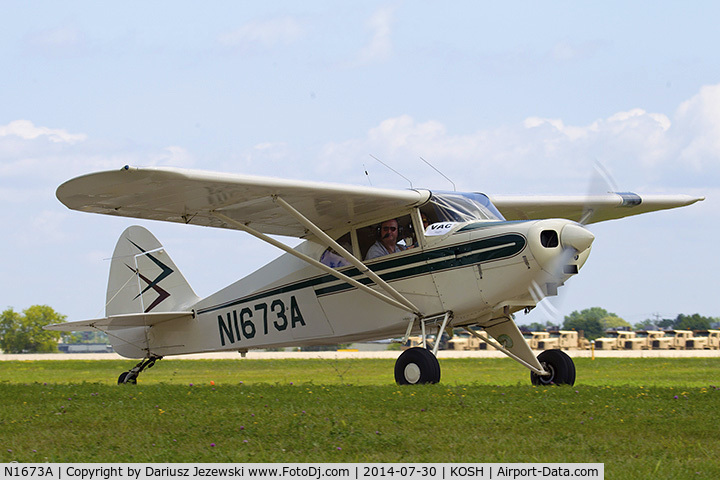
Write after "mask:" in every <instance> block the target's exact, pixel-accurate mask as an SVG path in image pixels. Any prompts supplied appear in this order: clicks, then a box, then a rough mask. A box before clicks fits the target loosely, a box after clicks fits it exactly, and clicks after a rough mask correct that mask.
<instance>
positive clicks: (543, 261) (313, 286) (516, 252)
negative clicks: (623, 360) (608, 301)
mask: <svg viewBox="0 0 720 480" xmlns="http://www.w3.org/2000/svg"><path fill="white" fill-rule="evenodd" d="M57 197H58V199H59V200H60V201H61V202H62V203H64V204H65V205H66V206H67V207H69V208H71V209H74V210H80V211H84V212H93V213H103V214H107V215H118V216H124V217H134V218H142V219H150V220H160V221H166V222H177V223H185V224H191V225H202V226H207V227H217V228H230V229H236V230H241V231H244V232H247V233H249V234H251V235H253V236H255V237H257V238H259V239H261V240H263V241H265V242H268V243H270V244H272V245H274V246H276V247H278V248H280V249H282V250H284V251H285V254H283V255H281V256H280V257H278V258H277V259H275V260H274V261H272V262H270V263H269V264H267V265H266V266H264V267H262V268H260V269H259V270H257V271H255V272H254V273H251V274H250V275H248V276H246V277H245V278H242V279H240V280H238V281H237V282H235V283H233V284H232V285H230V286H228V287H226V288H224V289H222V290H220V291H219V292H217V293H215V294H213V295H210V296H209V297H207V298H199V297H198V296H197V295H196V294H195V293H194V291H193V290H192V288H191V287H190V285H189V284H188V282H187V281H186V280H185V278H184V277H183V275H182V274H181V273H180V272H179V270H178V268H177V267H176V266H175V264H174V263H173V261H172V260H171V259H170V257H169V256H168V254H167V252H166V251H165V249H164V248H163V246H162V245H161V244H160V242H158V240H157V239H156V238H155V237H154V236H153V235H152V234H151V233H150V232H149V231H148V230H146V229H145V228H143V227H139V226H131V227H129V228H128V229H127V230H125V231H124V232H123V233H122V235H121V236H120V239H119V240H118V243H117V246H116V247H115V251H114V253H113V256H112V260H111V264H110V278H109V283H108V289H107V297H106V313H105V315H106V316H105V318H100V319H94V320H84V321H75V322H67V323H62V324H56V325H51V326H48V327H47V328H49V329H52V330H60V331H83V330H86V331H98V330H99V331H102V332H105V333H107V335H108V337H109V339H110V342H111V343H112V346H113V348H114V349H115V351H116V352H117V353H119V354H120V355H122V356H124V357H128V358H136V359H142V360H141V361H140V363H138V364H137V365H136V366H135V367H134V368H132V369H131V370H129V371H127V372H123V373H122V374H121V375H120V377H119V379H118V383H136V381H137V377H138V375H139V374H140V372H141V371H143V370H144V369H145V368H148V367H151V366H152V365H153V364H154V363H155V362H156V361H157V360H159V359H160V358H162V357H165V356H167V355H181V354H189V353H199V352H217V351H230V350H232V351H239V352H240V353H242V354H245V353H246V352H247V351H248V350H252V349H263V348H275V347H287V346H309V345H327V344H336V343H347V342H357V341H372V340H381V339H388V338H402V339H403V340H402V341H403V342H405V341H407V339H408V338H409V336H410V335H413V334H415V335H417V334H420V335H422V341H423V343H422V345H423V346H422V347H414V348H410V349H408V350H405V351H404V352H403V353H402V354H401V355H400V356H399V358H398V359H397V361H396V363H395V380H396V381H397V383H398V384H418V383H437V382H438V381H439V380H440V365H439V363H438V360H437V357H436V355H437V350H438V347H439V344H440V342H439V341H436V342H435V343H434V345H433V347H432V349H430V348H428V346H429V344H428V343H427V336H428V335H430V334H431V333H433V332H434V333H436V335H437V337H436V338H438V339H439V338H440V336H441V334H442V333H443V332H444V331H452V329H454V328H465V329H466V330H467V331H468V332H469V333H470V334H471V335H474V336H476V337H479V338H481V339H482V340H484V341H485V342H487V343H488V344H490V345H492V346H493V347H494V348H496V349H498V350H500V351H501V352H503V353H505V354H506V355H508V356H509V357H511V358H513V359H514V360H516V361H517V362H519V363H520V364H522V365H524V366H525V367H527V368H528V369H529V370H530V372H531V380H532V383H533V384H536V385H543V384H570V385H572V384H573V383H574V381H575V366H574V363H573V361H572V359H571V358H570V357H569V356H568V355H567V354H565V353H564V352H562V351H561V350H546V351H544V352H542V353H540V354H539V355H538V356H537V357H536V356H535V355H534V354H533V352H532V350H531V349H530V347H529V346H528V344H527V343H526V341H525V339H524V338H523V335H522V334H521V333H520V330H519V329H518V327H517V325H516V324H515V322H514V320H513V313H514V312H517V311H519V310H529V309H532V308H533V307H535V306H536V305H537V303H538V302H539V301H540V300H542V299H543V298H545V297H546V296H551V295H556V294H557V289H558V287H559V286H561V285H563V284H564V283H565V281H566V280H568V279H569V278H570V277H571V276H573V275H575V274H577V273H578V271H579V270H580V268H581V267H582V266H583V264H584V263H585V261H586V260H587V258H588V255H589V253H590V246H591V244H592V242H593V239H594V236H593V234H592V233H590V232H589V231H588V230H587V229H586V228H585V227H584V225H585V224H587V223H593V222H600V221H605V220H611V219H616V218H621V217H626V216H630V215H636V214H640V213H646V212H651V211H655V210H662V209H668V208H674V207H680V206H685V205H690V204H692V203H695V202H696V201H698V200H702V198H695V197H690V196H685V195H654V196H639V195H637V194H633V193H608V194H604V195H593V196H577V197H560V196H500V195H498V196H487V195H484V194H481V193H460V192H436V191H429V190H422V189H409V190H394V189H379V188H372V187H360V186H352V185H341V184H331V183H319V182H308V181H297V180H284V179H277V178H268V177H256V176H246V175H230V174H221V173H213V172H205V171H194V170H183V169H174V168H136V167H130V166H125V167H123V168H122V169H120V170H116V171H105V172H98V173H92V174H88V175H84V176H81V177H77V178H74V179H72V180H69V181H67V182H66V183H64V184H62V185H61V186H60V187H58V190H57ZM269 235H284V236H289V237H297V238H300V239H303V240H305V241H304V242H302V243H301V244H299V245H298V246H297V247H294V248H291V247H289V246H287V245H285V244H284V243H282V242H280V241H278V240H277V239H276V238H274V237H271V236H269Z"/></svg>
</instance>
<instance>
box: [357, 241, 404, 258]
mask: <svg viewBox="0 0 720 480" xmlns="http://www.w3.org/2000/svg"><path fill="white" fill-rule="evenodd" d="M395 248H396V250H395V252H400V251H402V250H405V249H407V247H406V246H405V245H401V244H399V243H397V244H395ZM395 252H388V250H387V248H385V245H383V243H382V242H381V241H380V240H378V241H376V242H375V243H373V245H372V246H371V247H370V249H369V250H368V251H367V254H366V255H365V260H370V259H373V258H377V257H382V256H384V255H389V254H390V253H395Z"/></svg>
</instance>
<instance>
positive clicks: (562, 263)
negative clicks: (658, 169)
mask: <svg viewBox="0 0 720 480" xmlns="http://www.w3.org/2000/svg"><path fill="white" fill-rule="evenodd" d="M613 191H617V186H616V183H615V181H614V180H613V177H612V175H611V174H610V172H609V171H608V170H607V168H605V166H604V165H602V164H601V163H600V162H599V161H597V160H596V161H595V162H594V169H593V174H592V175H591V177H590V181H589V183H588V194H587V196H586V198H587V200H586V202H587V203H586V205H585V207H584V208H583V213H582V216H581V218H580V220H579V221H578V222H577V223H566V224H565V225H564V226H563V227H562V229H561V230H560V232H559V234H558V238H557V240H554V239H549V240H547V241H557V246H558V247H560V248H562V251H561V252H560V253H559V254H557V255H556V256H555V258H554V259H553V260H552V261H551V262H550V263H549V264H548V265H547V266H546V267H545V268H544V269H543V273H541V274H540V275H539V276H538V278H535V279H533V281H532V284H531V286H530V287H529V289H528V291H529V293H530V296H531V298H532V299H533V301H534V302H535V304H536V306H537V307H538V308H539V309H540V310H541V312H542V313H543V317H545V318H546V319H547V321H550V322H552V324H554V325H562V323H563V321H564V318H563V315H562V313H561V312H560V309H559V308H558V304H559V303H560V302H561V300H562V299H561V298H560V297H559V296H558V292H557V289H558V287H560V286H562V285H563V284H564V283H565V281H566V280H567V279H568V278H569V276H570V275H573V274H576V273H578V269H579V267H578V263H579V262H578V260H581V258H580V256H581V255H584V256H585V257H587V255H589V249H590V246H591V245H592V242H593V240H594V239H595V236H594V235H593V234H592V233H591V232H590V230H588V229H587V227H586V225H587V224H588V223H590V221H591V220H592V218H593V215H594V214H595V210H594V208H593V206H592V198H593V197H597V196H599V195H605V194H607V193H609V192H613ZM543 233H544V232H543ZM582 263H584V259H582ZM580 265H582V264H580ZM540 277H542V278H540ZM541 281H543V282H544V283H545V288H543V287H542V286H541V284H540V282H541ZM551 297H553V298H551Z"/></svg>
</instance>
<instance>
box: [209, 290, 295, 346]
mask: <svg viewBox="0 0 720 480" xmlns="http://www.w3.org/2000/svg"><path fill="white" fill-rule="evenodd" d="M289 316H290V318H288V310H287V307H285V302H283V301H282V300H280V299H279V298H278V299H276V300H273V301H272V303H270V305H269V306H268V304H267V303H265V302H263V303H258V304H256V305H253V307H252V308H250V307H244V308H242V309H240V310H239V311H238V310H233V311H232V312H227V314H225V318H223V316H222V315H218V329H219V330H220V343H221V344H222V345H223V346H225V342H226V339H227V341H228V342H230V343H235V342H239V341H241V340H242V339H243V338H246V339H251V338H255V335H267V334H268V332H269V331H270V329H271V328H274V329H275V330H276V331H278V332H282V331H284V330H286V329H287V328H288V327H289V328H295V327H297V326H298V325H302V326H303V327H304V326H305V320H304V319H303V316H302V313H300V307H298V304H297V300H295V295H293V296H291V297H290V312H289ZM253 317H256V318H255V321H253ZM256 323H257V325H256ZM258 330H260V331H258Z"/></svg>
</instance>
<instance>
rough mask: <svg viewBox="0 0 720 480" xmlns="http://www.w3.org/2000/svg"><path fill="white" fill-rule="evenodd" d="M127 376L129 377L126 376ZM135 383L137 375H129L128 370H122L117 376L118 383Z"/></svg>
mask: <svg viewBox="0 0 720 480" xmlns="http://www.w3.org/2000/svg"><path fill="white" fill-rule="evenodd" d="M128 377H129V378H128ZM125 384H130V385H137V376H134V375H133V376H130V372H123V373H121V374H120V376H119V377H118V385H125Z"/></svg>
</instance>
